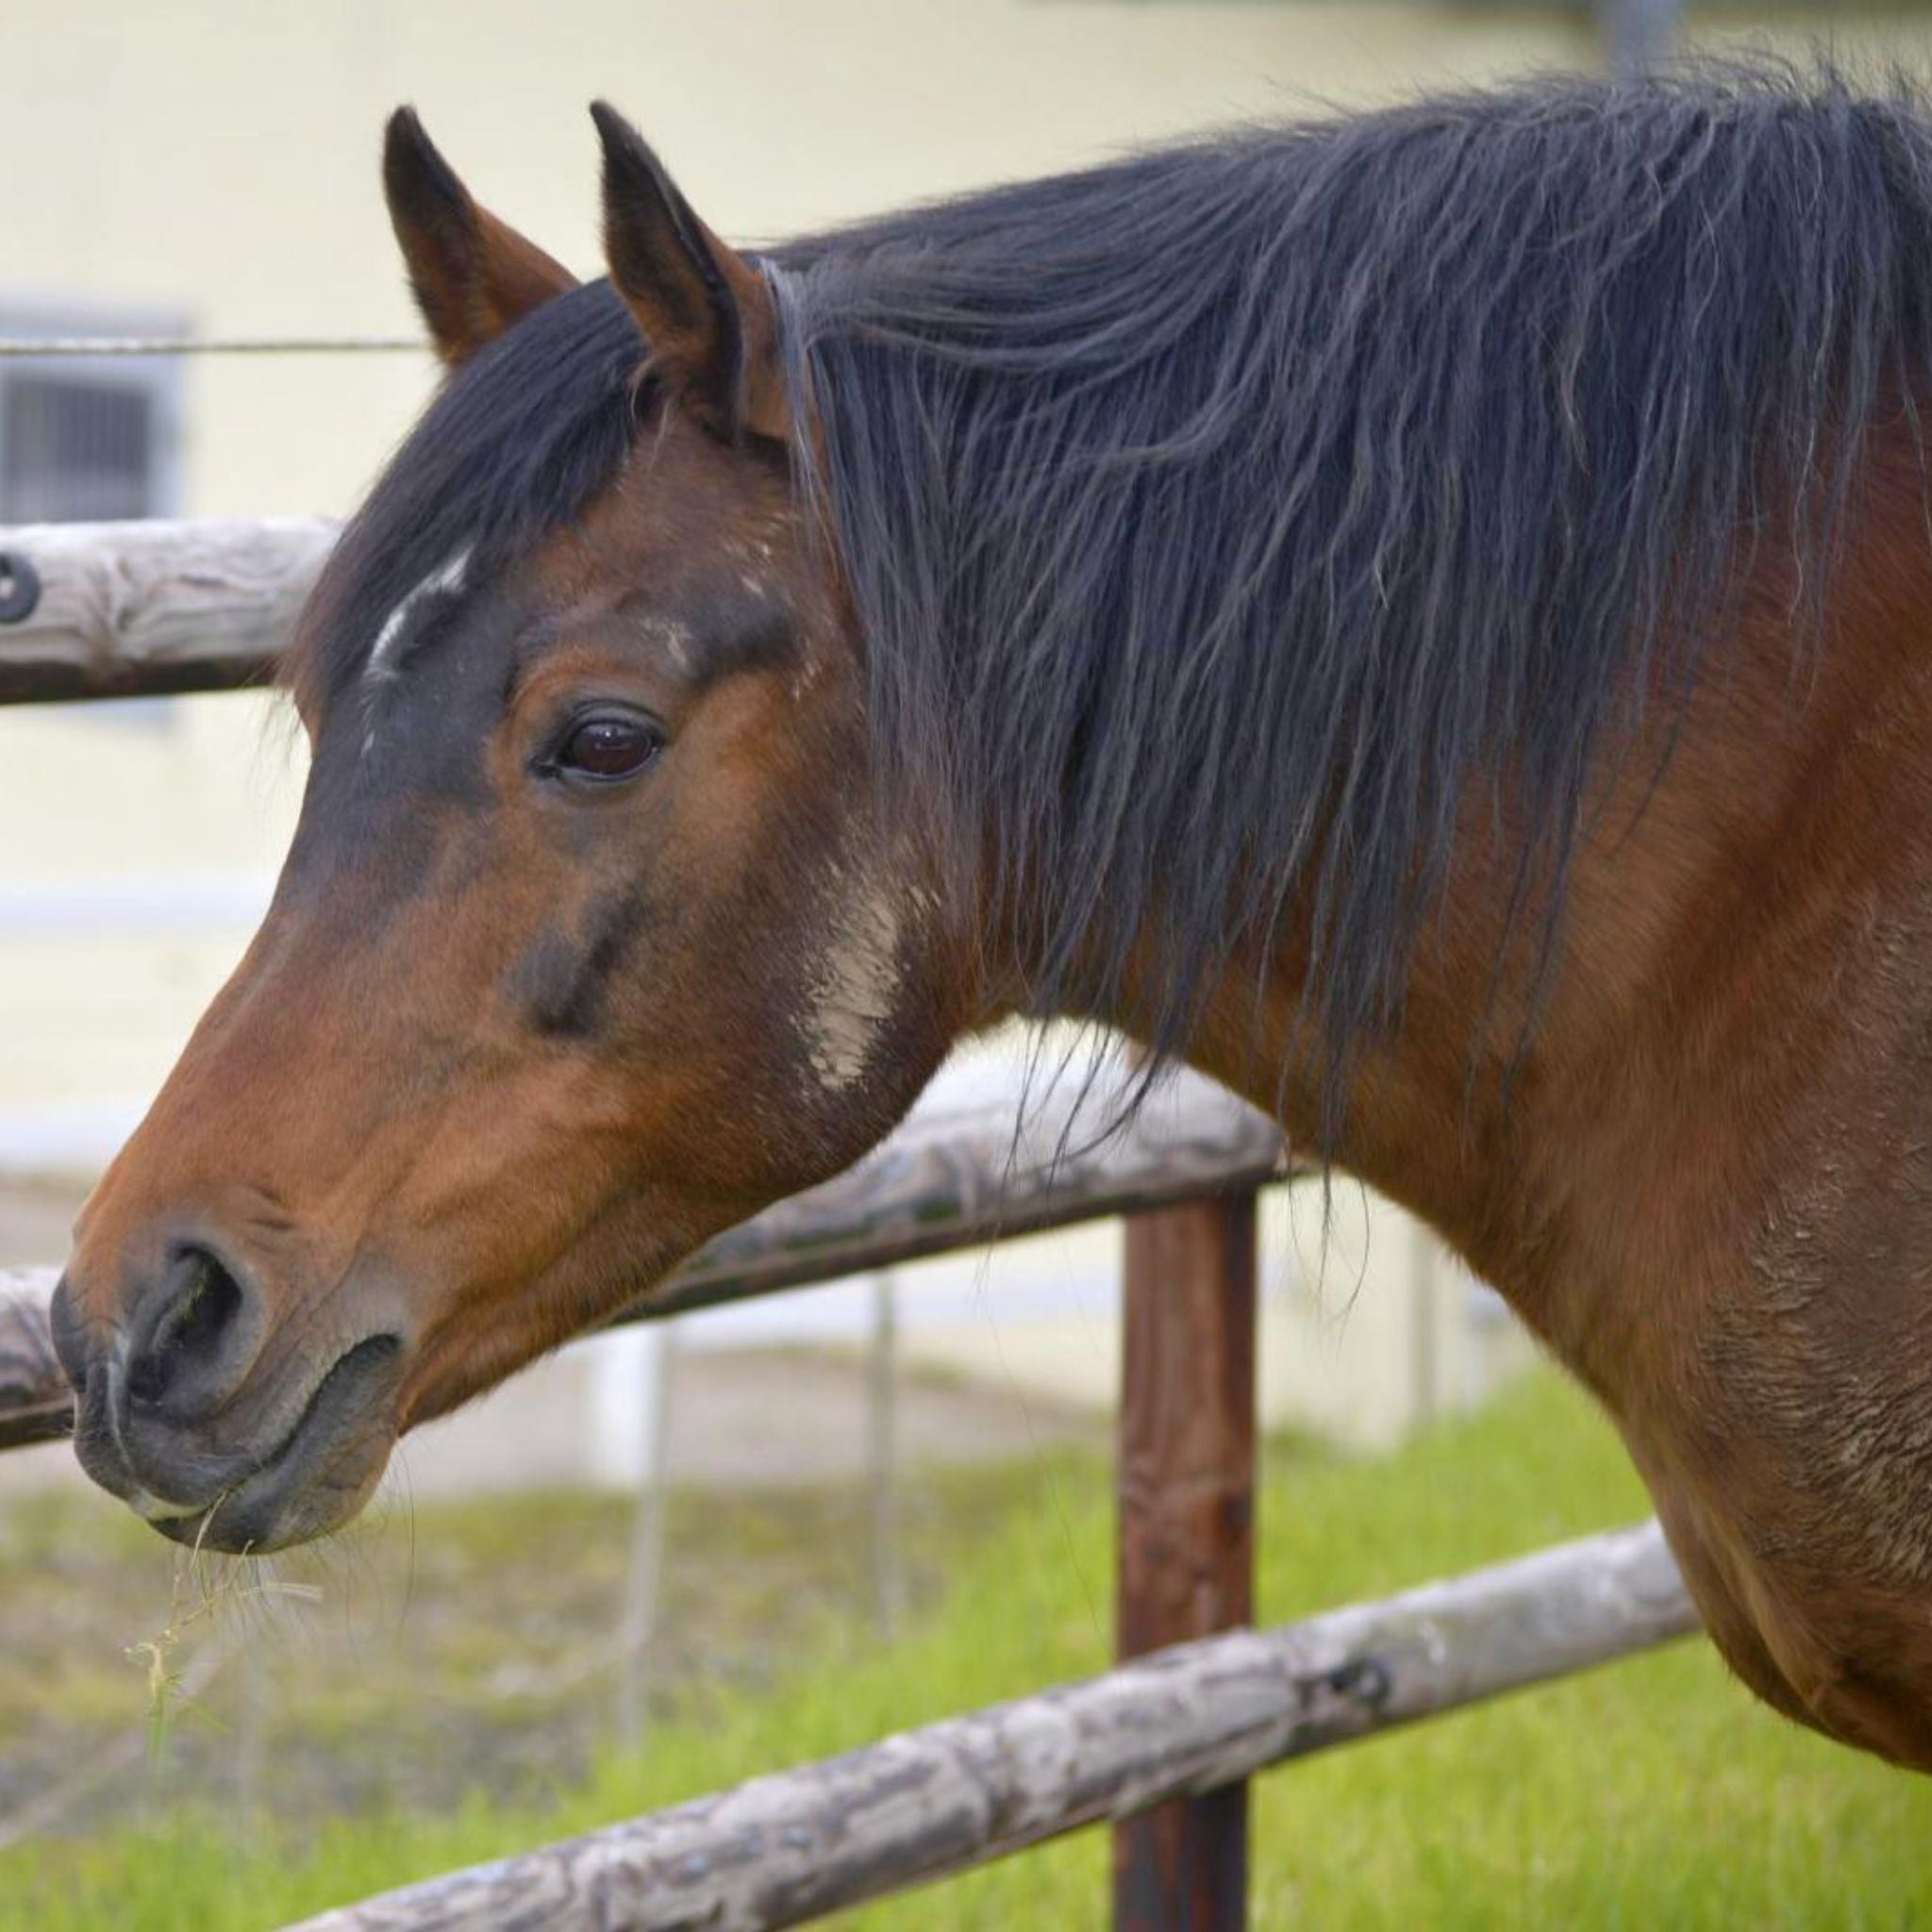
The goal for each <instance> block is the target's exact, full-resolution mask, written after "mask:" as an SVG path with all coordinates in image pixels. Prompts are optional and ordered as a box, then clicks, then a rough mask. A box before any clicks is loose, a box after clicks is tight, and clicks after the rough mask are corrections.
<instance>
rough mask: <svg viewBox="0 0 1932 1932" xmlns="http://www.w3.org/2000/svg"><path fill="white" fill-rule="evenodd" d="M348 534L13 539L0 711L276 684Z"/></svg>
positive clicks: (124, 529)
mask: <svg viewBox="0 0 1932 1932" xmlns="http://www.w3.org/2000/svg"><path fill="white" fill-rule="evenodd" d="M337 529H338V525H336V524H335V523H334V522H332V521H331V520H329V519H327V518H323V517H256V518H248V519H245V520H244V519H225V518H200V519H196V520H193V521H191V522H182V523H163V522H152V523H130V524H24V525H14V526H13V527H11V528H4V529H0V704H22V703H26V702H30V701H35V700H42V699H67V698H102V697H158V696H163V695H166V694H168V693H171V692H175V691H226V690H230V689H232V688H234V687H235V686H237V685H246V684H258V683H260V682H262V681H263V680H265V679H266V678H267V677H268V675H270V672H271V671H272V669H273V667H274V663H275V657H276V654H277V653H278V652H279V651H280V650H281V648H282V646H283V645H284V644H285V643H286V642H287V641H288V636H289V631H290V628H291V625H293V624H294V621H295V616H296V613H297V612H298V611H299V610H300V609H301V608H302V602H303V599H304V598H306V597H307V596H308V591H309V588H310V587H311V586H312V585H313V583H314V582H315V579H316V576H317V575H318V574H319V573H320V571H321V569H322V566H323V561H324V559H325V558H326V557H327V556H328V553H329V551H330V549H331V548H332V547H333V546H334V543H335V540H336V532H337Z"/></svg>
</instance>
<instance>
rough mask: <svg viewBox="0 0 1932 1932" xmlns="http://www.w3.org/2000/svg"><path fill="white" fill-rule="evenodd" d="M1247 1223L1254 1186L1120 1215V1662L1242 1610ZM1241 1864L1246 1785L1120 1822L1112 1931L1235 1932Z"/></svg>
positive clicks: (1250, 1358) (1250, 1235)
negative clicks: (1123, 1239) (1123, 1238)
mask: <svg viewBox="0 0 1932 1932" xmlns="http://www.w3.org/2000/svg"><path fill="white" fill-rule="evenodd" d="M1255 1221H1256V1196H1255V1194H1254V1193H1253V1192H1252V1191H1249V1192H1246V1193H1239V1194H1228V1195H1222V1196H1219V1197H1217V1198H1213V1199H1208V1200H1201V1201H1188V1202H1183V1203H1181V1204H1179V1205H1178V1206H1175V1207H1172V1208H1155V1209H1152V1210H1150V1211H1148V1212H1145V1213H1141V1214H1132V1215H1129V1216H1127V1217H1126V1222H1125V1233H1126V1254H1125V1268H1124V1278H1123V1283H1122V1325H1123V1330H1124V1333H1123V1337H1122V1359H1121V1415H1120V1447H1119V1454H1118V1461H1117V1476H1116V1481H1117V1484H1118V1502H1119V1511H1120V1557H1119V1570H1118V1575H1117V1591H1118V1595H1117V1600H1116V1612H1115V1614H1116V1620H1117V1621H1116V1650H1117V1653H1118V1655H1119V1657H1121V1658H1122V1659H1123V1660H1125V1659H1127V1658H1129V1657H1139V1656H1141V1654H1143V1653H1144V1652H1146V1651H1150V1650H1156V1649H1158V1648H1159V1647H1160V1646H1161V1645H1163V1644H1168V1643H1178V1642H1182V1641H1185V1640H1187V1639H1189V1638H1193V1637H1208V1636H1211V1635H1212V1634H1213V1633H1214V1632H1215V1631H1218V1630H1225V1629H1227V1628H1229V1627H1231V1626H1232V1625H1235V1624H1246V1623H1247V1622H1248V1621H1249V1620H1250V1618H1251V1617H1252V1615H1253V1609H1254V1480H1255ZM1247 1864H1248V1788H1247V1786H1246V1785H1245V1784H1233V1785H1228V1786H1226V1787H1224V1788H1223V1789H1222V1790H1216V1791H1210V1792H1208V1794H1207V1795H1206V1796H1203V1797H1199V1798H1184V1799H1175V1800H1172V1801H1170V1802H1169V1803H1167V1804H1164V1805H1158V1806H1156V1807H1154V1808H1153V1809H1152V1810H1149V1811H1146V1812H1143V1813H1142V1814H1141V1816H1140V1817H1138V1818H1134V1819H1130V1820H1128V1821H1127V1822H1126V1823H1125V1824H1120V1825H1117V1826H1116V1827H1115V1830H1114V1840H1113V1923H1114V1926H1115V1932H1183V1928H1185V1932H1236V1928H1239V1927H1240V1926H1241V1925H1242V1924H1244V1923H1245V1919H1246V1909H1247Z"/></svg>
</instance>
